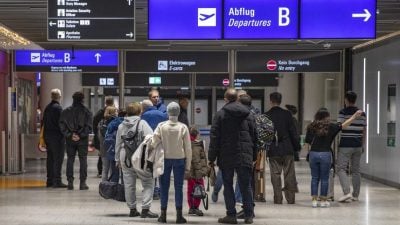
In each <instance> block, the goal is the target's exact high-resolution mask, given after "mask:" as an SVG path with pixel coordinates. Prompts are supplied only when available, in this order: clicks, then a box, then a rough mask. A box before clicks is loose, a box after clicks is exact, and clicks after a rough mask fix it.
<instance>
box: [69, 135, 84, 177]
mask: <svg viewBox="0 0 400 225" xmlns="http://www.w3.org/2000/svg"><path fill="white" fill-rule="evenodd" d="M77 152H78V157H79V164H80V165H79V166H80V167H79V179H80V180H81V181H85V180H86V178H87V155H88V140H87V139H82V140H80V141H78V142H74V141H71V140H69V141H67V157H68V160H67V179H68V181H73V180H74V162H75V156H76V153H77Z"/></svg>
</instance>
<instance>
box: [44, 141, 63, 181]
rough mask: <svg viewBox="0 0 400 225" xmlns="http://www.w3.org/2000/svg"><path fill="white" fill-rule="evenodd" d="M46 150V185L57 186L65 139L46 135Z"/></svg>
mask: <svg viewBox="0 0 400 225" xmlns="http://www.w3.org/2000/svg"><path fill="white" fill-rule="evenodd" d="M44 140H45V143H46V148H47V160H46V164H47V183H48V184H53V185H57V184H60V183H61V168H62V163H63V161H64V154H65V139H64V137H62V136H61V137H59V136H50V135H46V137H45V139H44Z"/></svg>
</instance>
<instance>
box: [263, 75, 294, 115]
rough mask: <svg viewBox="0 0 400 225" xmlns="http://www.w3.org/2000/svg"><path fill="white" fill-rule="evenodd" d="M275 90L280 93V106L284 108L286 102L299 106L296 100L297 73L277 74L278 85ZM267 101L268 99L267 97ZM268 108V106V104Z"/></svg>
mask: <svg viewBox="0 0 400 225" xmlns="http://www.w3.org/2000/svg"><path fill="white" fill-rule="evenodd" d="M277 92H280V93H281V94H282V104H281V106H282V107H283V108H285V105H286V104H289V105H294V106H296V107H297V108H298V107H299V106H298V104H297V102H298V99H299V96H298V93H299V78H298V75H297V74H294V73H285V74H280V75H279V86H278V87H277ZM267 100H268V101H267V102H269V99H267ZM268 108H270V106H268Z"/></svg>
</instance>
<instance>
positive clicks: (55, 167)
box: [43, 89, 67, 188]
mask: <svg viewBox="0 0 400 225" xmlns="http://www.w3.org/2000/svg"><path fill="white" fill-rule="evenodd" d="M60 98H61V91H60V89H53V90H51V102H50V104H48V105H47V106H46V109H45V110H44V113H43V129H44V131H43V135H44V141H45V143H46V149H47V160H46V164H47V185H46V186H47V187H54V188H65V187H67V185H65V184H63V183H62V182H61V168H62V163H63V161H64V153H65V138H64V135H63V133H61V130H60V124H59V120H60V115H61V111H62V107H61V105H60Z"/></svg>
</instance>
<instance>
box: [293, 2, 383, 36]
mask: <svg viewBox="0 0 400 225" xmlns="http://www.w3.org/2000/svg"><path fill="white" fill-rule="evenodd" d="M300 15H301V16H300V17H301V19H300V38H332V39H335V38H346V39H347V38H349V39H350V38H363V39H364V38H366V39H370V38H375V21H376V0H351V1H349V0H330V1H328V0H301V8H300Z"/></svg>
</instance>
